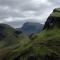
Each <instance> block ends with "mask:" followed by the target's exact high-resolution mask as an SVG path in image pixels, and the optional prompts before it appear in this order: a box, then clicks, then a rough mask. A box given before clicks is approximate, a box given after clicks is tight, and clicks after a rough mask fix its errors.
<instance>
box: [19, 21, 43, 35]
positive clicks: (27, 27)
mask: <svg viewBox="0 0 60 60" xmlns="http://www.w3.org/2000/svg"><path fill="white" fill-rule="evenodd" d="M42 29H43V25H42V24H40V23H33V22H26V23H24V25H23V27H22V28H18V30H21V31H22V32H24V33H25V34H27V35H31V34H34V33H37V32H40V31H41V30H42Z"/></svg>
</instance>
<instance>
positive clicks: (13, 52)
mask: <svg viewBox="0 0 60 60" xmlns="http://www.w3.org/2000/svg"><path fill="white" fill-rule="evenodd" d="M59 14H60V9H59V8H56V9H54V11H53V12H52V13H51V14H50V16H49V17H48V19H47V21H46V22H45V25H44V28H43V30H42V31H41V32H39V33H35V34H33V35H32V37H31V39H29V38H28V37H27V36H26V34H24V33H23V32H22V31H19V32H18V31H17V30H15V29H14V28H12V27H10V26H9V25H5V24H0V31H1V32H0V60H60V15H59Z"/></svg>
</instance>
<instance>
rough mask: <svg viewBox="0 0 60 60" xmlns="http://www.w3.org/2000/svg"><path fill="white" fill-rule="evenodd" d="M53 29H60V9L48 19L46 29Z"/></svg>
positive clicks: (54, 11) (55, 10)
mask: <svg viewBox="0 0 60 60" xmlns="http://www.w3.org/2000/svg"><path fill="white" fill-rule="evenodd" d="M53 27H57V28H60V9H59V8H58V9H54V10H53V13H52V14H50V16H49V17H48V19H47V21H46V23H45V26H44V29H45V28H47V29H50V28H53Z"/></svg>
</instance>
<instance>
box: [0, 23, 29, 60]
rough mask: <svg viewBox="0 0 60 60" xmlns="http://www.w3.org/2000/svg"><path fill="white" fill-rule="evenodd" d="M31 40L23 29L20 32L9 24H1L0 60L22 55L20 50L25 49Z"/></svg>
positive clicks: (9, 59)
mask: <svg viewBox="0 0 60 60" xmlns="http://www.w3.org/2000/svg"><path fill="white" fill-rule="evenodd" d="M29 42H30V40H29V38H28V37H27V36H26V35H25V34H24V33H22V32H21V31H20V32H18V31H17V30H15V29H14V28H12V27H11V26H9V25H6V24H0V60H13V59H14V58H15V57H16V56H17V55H20V53H19V52H21V51H24V49H25V48H24V47H25V45H28V43H29ZM16 54H17V55H16ZM14 56H15V57H14ZM13 57H14V58H13Z"/></svg>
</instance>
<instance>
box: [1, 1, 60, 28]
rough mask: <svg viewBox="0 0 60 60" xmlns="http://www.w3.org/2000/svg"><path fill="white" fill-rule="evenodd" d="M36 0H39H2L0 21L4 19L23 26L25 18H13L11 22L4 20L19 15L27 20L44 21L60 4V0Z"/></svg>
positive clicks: (11, 23)
mask: <svg viewBox="0 0 60 60" xmlns="http://www.w3.org/2000/svg"><path fill="white" fill-rule="evenodd" d="M32 1H33V2H32ZM34 1H37V0H0V7H1V8H0V22H1V21H3V22H4V23H7V24H10V25H12V26H14V27H17V26H21V25H22V24H23V23H24V21H23V20H19V21H18V22H17V20H12V21H11V22H8V21H6V20H4V19H6V18H8V17H12V18H16V17H18V18H23V19H24V20H25V21H32V22H33V21H36V22H37V21H38V22H40V23H43V22H45V20H46V18H47V17H48V16H49V14H50V13H51V12H52V10H53V9H54V8H55V7H56V6H60V0H50V1H49V0H38V1H46V2H43V3H41V2H40V3H39V4H38V2H34ZM48 1H49V2H48ZM31 11H32V12H31ZM40 19H41V20H40ZM5 21H6V22H5Z"/></svg>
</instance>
